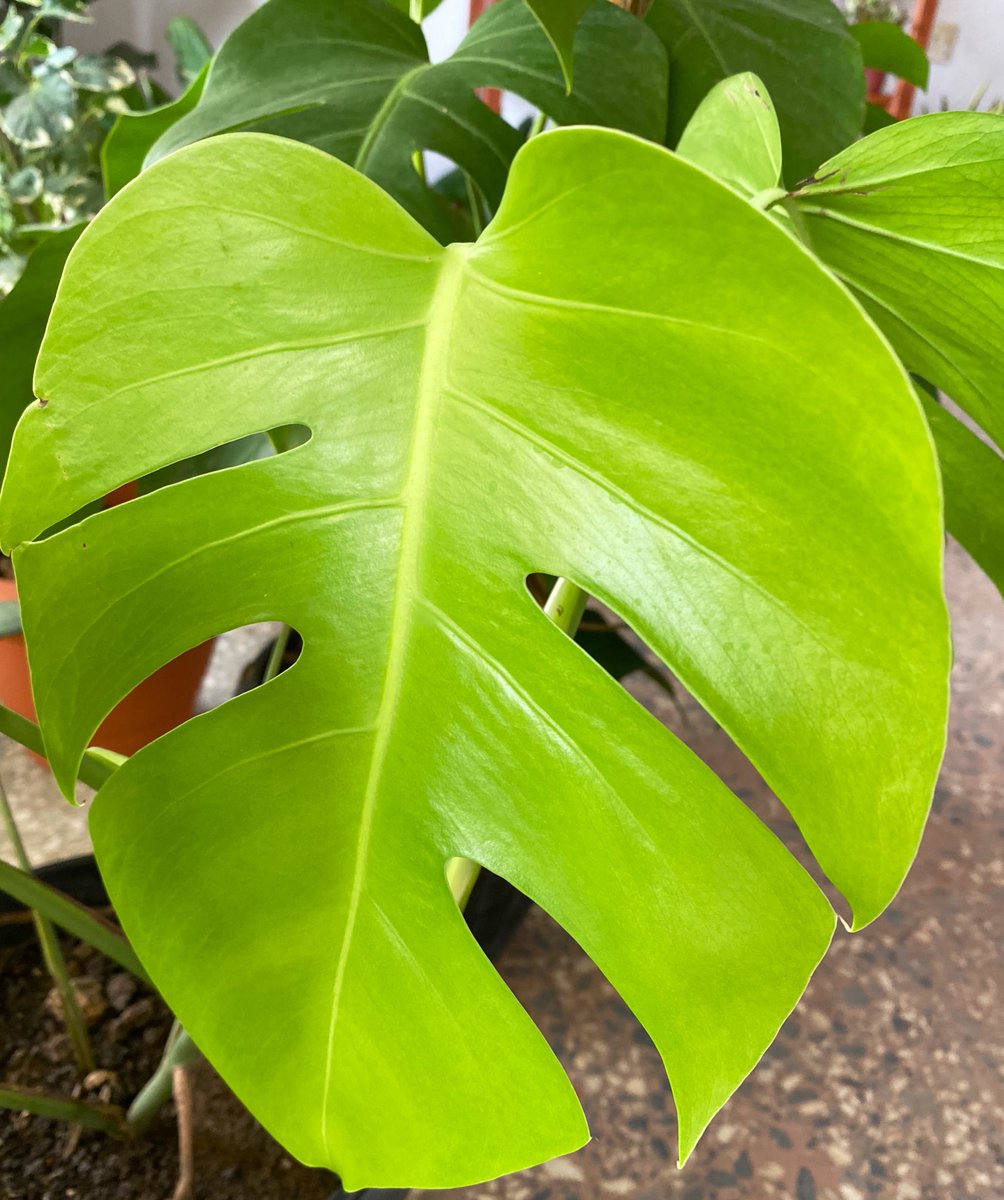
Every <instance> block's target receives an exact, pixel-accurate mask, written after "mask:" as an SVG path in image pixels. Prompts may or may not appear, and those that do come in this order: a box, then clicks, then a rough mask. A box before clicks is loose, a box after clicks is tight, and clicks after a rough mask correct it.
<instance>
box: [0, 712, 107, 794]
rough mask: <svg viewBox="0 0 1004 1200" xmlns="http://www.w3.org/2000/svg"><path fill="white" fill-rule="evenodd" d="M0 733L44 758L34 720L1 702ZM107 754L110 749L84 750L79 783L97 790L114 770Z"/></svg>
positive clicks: (40, 739) (79, 770) (78, 776)
mask: <svg viewBox="0 0 1004 1200" xmlns="http://www.w3.org/2000/svg"><path fill="white" fill-rule="evenodd" d="M0 733H5V734H6V735H7V736H8V737H9V738H11V739H12V740H13V741H15V742H19V743H20V744H21V745H22V746H26V747H27V748H28V749H29V750H33V751H34V752H35V753H36V754H40V755H41V756H42V757H43V758H45V756H46V755H45V744H44V743H43V741H42V731H41V729H39V727H38V726H37V725H36V724H35V722H34V721H29V720H28V718H27V717H22V716H21V714H20V713H16V712H14V710H13V709H10V708H5V707H4V706H3V705H2V704H0ZM108 754H110V751H101V750H98V749H94V750H88V751H86V753H85V754H84V757H83V759H82V760H81V762H80V766H79V768H78V769H77V778H78V779H79V780H80V782H81V783H86V784H87V786H88V787H92V788H94V789H95V790H97V789H98V788H99V787H101V785H102V784H103V783H105V782H106V781H107V780H108V778H109V777H110V776H111V775H112V774H113V772H114V771H115V765H114V764H113V762H111V761H110V760H109V758H108V757H107V755H108Z"/></svg>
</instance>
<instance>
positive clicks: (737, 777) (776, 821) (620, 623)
mask: <svg viewBox="0 0 1004 1200" xmlns="http://www.w3.org/2000/svg"><path fill="white" fill-rule="evenodd" d="M555 583H556V577H555V576H554V575H548V574H544V573H540V572H535V573H533V574H531V575H528V576H527V577H526V589H527V591H528V592H529V594H530V596H531V597H532V599H533V601H534V603H535V604H536V605H537V607H538V608H540V609H541V610H543V609H544V606H545V604H546V603H547V600H548V597H549V596H550V595H551V593H552V591H553V588H554V585H555ZM574 641H575V643H576V644H577V645H578V646H580V647H581V648H582V649H583V650H584V651H585V652H586V653H587V654H588V655H589V657H590V658H591V659H593V661H594V662H595V663H597V665H599V666H600V667H601V668H602V669H603V670H605V671H606V672H607V674H608V675H610V676H611V677H612V678H613V679H614V680H616V681H617V683H618V684H619V685H620V686H621V687H622V688H623V690H624V691H625V692H627V693H628V695H630V696H631V697H632V698H633V699H634V700H635V701H636V702H637V703H638V704H640V705H641V706H642V707H643V708H645V709H646V710H647V711H648V712H650V713H651V714H652V715H653V716H654V717H655V718H656V719H657V720H658V721H659V722H660V723H661V724H663V725H664V726H665V727H666V728H667V729H668V730H669V731H670V732H671V733H672V734H673V735H674V736H675V737H676V738H678V739H679V741H681V742H682V743H683V744H684V745H685V746H686V747H687V748H688V749H689V750H691V751H692V752H693V753H694V754H695V755H696V756H697V757H698V758H699V759H701V761H702V762H703V763H705V765H706V766H708V767H710V769H711V770H712V771H714V773H715V774H716V775H717V776H718V778H719V779H721V780H722V782H723V783H725V784H726V786H727V787H728V788H729V789H730V790H731V791H732V792H733V794H734V795H735V796H736V797H737V798H738V799H739V800H740V801H741V802H742V803H743V804H745V805H746V807H747V808H749V809H750V810H751V811H752V812H753V813H754V814H755V815H756V816H757V817H758V818H759V819H760V820H761V821H762V822H763V823H764V824H765V825H767V827H768V828H769V829H770V830H771V831H772V832H773V833H774V834H775V836H776V837H777V838H778V839H779V840H780V841H781V842H783V843H784V845H785V846H786V847H787V849H788V850H789V851H790V853H791V854H792V855H793V856H794V857H795V858H796V859H797V860H798V862H799V863H800V864H801V866H802V867H803V868H804V869H805V870H806V871H807V872H808V873H809V875H811V876H812V878H813V880H814V881H815V882H816V884H817V885H818V886H819V888H820V889H821V890H822V892H823V893H824V895H825V896H826V898H827V900H828V901H829V902H830V904H831V905H832V906H833V908H834V910H835V911H836V912H837V913H838V914H840V915H841V916H844V917H847V918H849V915H850V909H849V907H848V905H847V902H846V900H845V899H844V898H843V896H841V894H840V893H839V892H838V891H837V889H836V888H835V887H834V886H833V884H832V883H830V881H829V880H828V879H827V877H826V876H825V875H824V874H823V872H822V870H821V869H820V867H819V865H818V864H817V862H816V860H815V857H814V856H813V854H812V852H811V851H810V850H809V848H808V846H807V844H806V842H805V839H804V837H803V836H802V833H801V830H800V829H799V828H798V826H797V824H796V823H795V821H794V819H793V818H792V817H791V815H790V814H789V813H788V810H787V809H786V808H785V807H784V805H783V804H782V803H781V801H780V800H779V799H778V797H777V796H776V795H775V794H774V792H773V791H772V790H771V789H770V788H769V787H768V785H767V783H766V782H765V780H764V778H763V776H762V775H761V774H760V773H759V771H757V769H756V767H755V766H754V765H753V764H752V762H750V760H749V758H747V756H746V755H745V753H744V752H743V751H742V750H741V749H740V747H739V746H738V745H737V743H736V742H735V741H734V740H733V738H732V737H731V736H730V735H729V733H728V732H727V731H726V730H725V729H724V728H723V727H722V726H721V725H720V724H719V723H718V722H717V721H716V720H715V719H714V717H713V716H712V715H711V714H710V713H709V712H708V711H707V709H705V708H704V706H703V705H702V704H701V703H700V701H699V700H697V699H696V697H695V696H694V695H693V694H692V693H691V692H690V691H689V690H688V688H687V687H686V686H685V685H684V684H683V682H682V681H681V680H680V679H679V678H678V677H677V675H676V674H675V673H674V672H673V670H672V669H671V666H670V665H668V664H666V663H664V662H663V661H662V660H661V659H660V658H659V656H658V655H657V654H656V653H655V651H654V650H652V648H651V647H650V646H649V645H648V644H647V643H646V642H645V640H644V639H643V638H642V637H641V636H640V635H639V634H638V633H637V632H636V631H635V629H633V628H632V626H631V625H630V624H629V623H628V621H626V620H625V619H624V618H623V617H622V616H620V615H619V614H618V613H617V612H616V611H614V609H613V608H611V607H608V606H607V605H605V604H604V603H603V602H602V601H601V600H599V599H598V598H597V597H594V596H590V597H589V598H588V599H587V601H586V607H585V610H584V612H583V617H582V621H581V623H580V625H579V628H578V631H577V632H576V634H575V636H574Z"/></svg>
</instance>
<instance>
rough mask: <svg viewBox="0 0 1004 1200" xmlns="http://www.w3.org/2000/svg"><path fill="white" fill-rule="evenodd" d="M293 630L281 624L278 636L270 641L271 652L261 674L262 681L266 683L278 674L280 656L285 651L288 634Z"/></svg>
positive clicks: (280, 662) (280, 664)
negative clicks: (263, 672)
mask: <svg viewBox="0 0 1004 1200" xmlns="http://www.w3.org/2000/svg"><path fill="white" fill-rule="evenodd" d="M292 632H293V630H292V627H291V626H289V625H283V627H282V629H280V630H279V636H278V637H277V638H276V639H275V641H274V642H273V643H272V653H271V654H270V655H269V656H268V662H267V663H266V665H265V674H264V675H263V676H262V680H261V681H262V683H268V681H269V680H270V679H274V678H275V677H276V675H278V674H279V668H280V667H281V666H282V658H283V655H284V654H285V653H286V647H287V646H288V645H289V635H290V634H291V633H292Z"/></svg>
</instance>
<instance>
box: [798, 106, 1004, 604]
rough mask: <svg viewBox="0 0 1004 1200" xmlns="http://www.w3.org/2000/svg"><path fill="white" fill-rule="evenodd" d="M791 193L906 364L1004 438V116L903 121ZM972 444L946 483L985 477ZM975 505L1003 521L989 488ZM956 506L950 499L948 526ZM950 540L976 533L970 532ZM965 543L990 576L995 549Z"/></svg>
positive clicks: (835, 267)
mask: <svg viewBox="0 0 1004 1200" xmlns="http://www.w3.org/2000/svg"><path fill="white" fill-rule="evenodd" d="M795 195H796V205H797V209H798V212H799V214H800V216H801V220H802V222H803V223H804V228H805V233H806V237H807V238H808V240H809V242H810V244H811V245H812V247H813V249H814V250H815V252H816V253H817V254H818V255H819V257H820V258H821V259H822V260H823V262H824V263H825V264H826V265H827V266H828V267H829V269H830V270H831V271H833V272H835V273H836V274H837V275H838V276H839V277H840V278H841V279H843V280H844V281H845V282H846V283H847V284H848V285H849V286H850V287H851V289H852V290H853V291H854V292H855V293H856V294H857V296H858V297H859V298H860V300H861V302H862V304H864V306H865V308H867V309H868V311H869V312H870V313H871V314H872V316H873V317H874V318H875V320H876V322H877V323H878V324H879V326H880V327H881V328H882V330H883V331H884V332H885V334H886V335H887V336H888V338H889V340H890V341H891V342H892V344H893V346H894V347H895V349H896V351H897V353H898V354H899V355H900V357H901V358H902V359H903V361H904V362H905V363H906V365H907V367H909V369H910V370H911V371H915V372H916V373H917V374H918V375H920V376H922V377H923V378H925V379H927V380H929V381H930V382H931V383H932V384H934V385H935V386H936V387H938V388H940V389H941V391H943V392H945V393H947V394H948V395H949V396H951V398H952V399H953V400H954V401H955V402H956V403H957V404H958V405H959V406H960V407H961V408H963V409H965V410H966V412H967V413H968V414H969V415H970V416H971V417H972V418H973V420H974V421H976V422H977V423H978V424H979V425H980V426H982V428H983V429H984V430H985V431H986V433H987V434H988V435H989V437H990V438H991V439H992V441H993V442H994V443H995V444H996V446H997V447H998V449H1000V448H1004V338H1002V336H1001V329H1002V314H1004V117H1002V116H1000V115H997V114H992V113H955V112H952V113H932V114H930V115H928V116H922V117H914V118H913V119H912V120H910V121H903V122H901V123H899V124H897V125H894V126H891V127H890V128H888V129H882V130H879V131H878V132H877V133H873V134H871V135H870V136H869V137H867V138H865V139H863V140H862V141H860V142H858V143H857V144H856V145H854V146H851V147H850V148H849V149H847V150H845V151H844V152H843V153H842V154H839V155H837V157H836V158H833V159H830V161H829V162H826V163H824V164H823V166H822V167H820V168H819V169H818V170H817V171H816V173H815V175H814V176H813V178H811V179H810V180H808V181H807V182H806V183H805V184H804V185H802V186H801V187H800V188H799V189H798V191H797V192H796V194H795ZM946 416H947V414H946ZM951 419H952V420H954V418H951ZM934 429H935V436H936V437H937V438H938V440H939V446H940V445H941V432H946V431H950V433H946V436H948V437H949V443H946V444H945V450H946V452H950V453H953V454H954V455H957V454H958V453H959V452H960V448H961V446H964V445H966V444H970V445H971V443H968V441H967V439H966V438H965V437H964V436H963V435H962V434H961V433H959V432H958V431H956V430H954V429H952V427H951V425H946V424H945V422H944V420H942V418H941V417H940V415H938V419H937V421H936V423H935V426H934ZM950 447H952V449H950ZM973 451H974V453H975V454H976V459H975V461H974V463H973V470H972V471H966V470H963V471H958V470H957V469H955V470H953V471H952V473H951V474H952V478H949V477H948V476H947V475H946V487H952V486H953V479H954V480H957V481H960V482H966V483H968V485H969V486H970V487H972V486H974V485H975V484H976V481H977V480H978V479H979V480H984V479H987V478H988V476H987V474H986V472H985V470H983V469H981V468H980V467H979V466H977V464H978V463H983V462H986V461H987V460H986V459H985V454H984V453H983V451H982V450H981V451H976V449H975V446H973ZM956 462H957V459H956ZM989 465H990V466H991V467H992V465H993V464H989ZM993 474H999V472H996V471H995V470H992V471H991V475H993ZM973 504H982V505H984V506H986V507H988V508H993V509H994V510H995V514H996V515H995V516H994V517H993V520H994V525H995V527H1000V526H1001V525H1004V492H1002V491H1001V490H1000V489H999V488H989V489H988V490H987V491H986V492H985V493H983V494H982V496H981V497H980V498H977V497H976V496H973V497H972V498H971V501H970V502H969V505H970V506H972V505H973ZM957 507H958V506H956V505H955V504H954V502H951V501H950V502H949V504H948V511H949V528H950V529H952V525H953V523H954V512H955V511H956V510H957ZM952 531H953V532H955V530H954V529H952ZM960 540H962V541H963V542H964V543H965V544H967V545H969V546H970V548H971V547H972V545H974V544H975V545H979V544H984V545H985V544H986V539H985V538H982V539H976V540H975V541H974V539H973V537H972V534H971V532H970V533H967V534H966V535H965V536H963V535H962V534H961V533H960ZM972 552H973V553H974V555H975V556H976V557H977V558H978V561H980V562H981V563H982V565H983V566H984V567H985V569H986V570H987V571H988V573H989V574H990V575H991V576H992V577H994V578H996V579H997V580H998V583H999V581H1000V575H999V572H998V571H997V568H996V567H995V565H994V556H993V555H991V557H990V558H986V556H985V555H983V553H982V552H980V553H979V554H977V552H976V551H972Z"/></svg>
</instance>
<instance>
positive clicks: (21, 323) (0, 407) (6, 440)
mask: <svg viewBox="0 0 1004 1200" xmlns="http://www.w3.org/2000/svg"><path fill="white" fill-rule="evenodd" d="M82 229H83V225H71V226H69V227H68V228H67V229H63V230H61V231H60V232H58V233H51V234H43V236H42V240H41V241H40V242H39V243H38V245H37V246H36V247H35V248H34V250H32V252H31V254H29V255H28V260H27V262H26V263H25V265H24V270H23V272H22V274H21V276H20V278H19V279H18V281H17V283H15V284H14V286H13V288H11V290H10V292H9V293H8V294H7V295H6V296H4V297H3V299H2V300H0V378H2V379H3V388H2V391H0V476H2V474H3V470H4V467H6V465H7V454H8V452H9V451H10V440H11V437H12V436H13V433H14V426H15V425H16V424H17V422H18V420H19V418H20V416H21V414H22V413H23V412H24V410H25V409H26V408H27V407H28V405H29V404H31V402H32V400H33V399H34V396H35V393H34V392H33V391H32V386H31V377H32V372H33V371H34V369H35V359H36V357H37V356H38V348H39V346H40V345H41V344H42V334H43V333H44V332H45V325H46V322H47V321H48V319H49V312H50V310H51V308H52V301H53V299H54V298H55V295H56V288H57V287H58V286H59V277H60V275H62V273H63V266H64V265H65V263H66V256H67V255H68V254H69V253H70V250H71V249H72V247H73V245H74V243H75V242H76V240H77V238H78V237H79V236H80V232H81V230H82Z"/></svg>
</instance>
